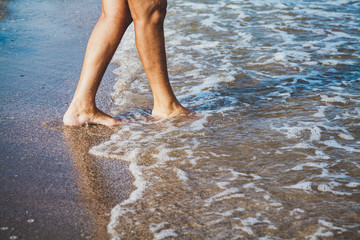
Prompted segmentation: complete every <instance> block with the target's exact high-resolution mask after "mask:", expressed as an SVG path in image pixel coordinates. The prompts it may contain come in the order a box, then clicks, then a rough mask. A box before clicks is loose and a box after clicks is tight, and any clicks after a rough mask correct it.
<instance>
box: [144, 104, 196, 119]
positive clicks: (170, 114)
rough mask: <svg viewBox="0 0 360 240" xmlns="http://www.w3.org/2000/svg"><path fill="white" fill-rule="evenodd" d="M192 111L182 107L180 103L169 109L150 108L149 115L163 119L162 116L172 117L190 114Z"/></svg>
mask: <svg viewBox="0 0 360 240" xmlns="http://www.w3.org/2000/svg"><path fill="white" fill-rule="evenodd" d="M193 113H194V111H192V110H189V109H187V108H184V107H183V106H181V105H180V106H178V107H176V108H174V109H170V110H169V109H167V110H165V111H160V110H157V109H155V108H154V109H153V110H152V113H151V116H152V117H153V118H155V119H164V118H173V117H177V116H180V115H190V114H193Z"/></svg>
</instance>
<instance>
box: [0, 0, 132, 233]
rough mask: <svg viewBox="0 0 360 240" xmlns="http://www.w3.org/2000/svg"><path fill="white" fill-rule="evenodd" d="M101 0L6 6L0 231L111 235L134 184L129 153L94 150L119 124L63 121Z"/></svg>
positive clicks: (1, 56) (0, 24)
mask: <svg viewBox="0 0 360 240" xmlns="http://www.w3.org/2000/svg"><path fill="white" fill-rule="evenodd" d="M3 2H4V1H1V4H2V3H3ZM99 9H100V2H99V1H95V0H94V1H90V2H89V1H70V2H66V3H65V2H64V1H50V0H44V1H41V2H39V1H36V2H31V3H28V2H25V1H18V0H14V1H10V2H9V3H8V4H7V7H6V9H5V8H4V5H2V7H1V14H0V46H1V52H0V72H1V82H0V91H1V93H0V98H1V103H2V104H1V109H0V110H1V118H0V134H1V137H0V141H1V144H0V148H1V151H0V172H1V174H0V179H1V184H0V196H1V197H0V204H1V210H0V239H9V238H11V237H12V239H15V236H16V237H17V239H106V237H107V230H106V226H107V224H108V221H109V216H110V210H111V208H112V207H114V206H115V205H116V203H118V202H120V201H121V200H123V199H125V198H126V197H127V196H128V195H129V192H130V191H131V190H132V188H133V187H132V177H131V175H130V174H129V173H128V170H127V168H128V167H127V165H126V164H125V163H123V162H120V161H115V160H109V159H102V158H99V157H94V156H91V155H89V153H88V150H89V147H91V146H93V145H95V144H97V143H99V142H100V141H102V140H103V139H104V138H107V137H109V135H110V134H111V133H112V132H113V131H114V129H108V128H104V127H100V126H91V127H87V128H85V127H81V128H65V127H63V126H62V123H61V118H62V114H63V113H64V112H65V110H66V108H67V105H68V103H69V101H70V100H71V97H72V94H73V92H74V89H75V86H76V84H77V78H78V75H79V72H80V68H81V64H82V58H83V55H84V51H85V47H86V42H87V39H88V37H89V35H90V32H91V29H92V26H93V25H94V24H95V22H96V19H97V16H98V15H99ZM5 13H7V14H5ZM111 70H112V68H111V67H110V69H109V71H108V72H107V73H106V76H105V79H104V81H103V83H102V86H101V87H100V92H99V97H98V105H99V106H100V107H101V108H102V109H104V110H109V109H110V107H111V99H110V97H109V93H110V91H111V88H112V84H113V79H114V76H113V74H112V73H111Z"/></svg>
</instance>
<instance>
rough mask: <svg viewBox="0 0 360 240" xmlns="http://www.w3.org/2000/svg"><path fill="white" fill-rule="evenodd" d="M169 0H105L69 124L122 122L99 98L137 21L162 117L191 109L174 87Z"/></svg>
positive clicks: (157, 113)
mask: <svg viewBox="0 0 360 240" xmlns="http://www.w3.org/2000/svg"><path fill="white" fill-rule="evenodd" d="M166 6H167V1H166V0H102V2H101V16H100V18H99V20H98V22H97V23H96V25H95V27H94V29H93V32H92V34H91V36H90V39H89V42H88V45H87V49H86V53H85V59H84V63H83V67H82V70H81V74H80V78H79V82H78V85H77V88H76V91H75V94H74V97H73V99H72V101H71V103H70V106H69V108H68V110H67V111H66V113H65V115H64V118H63V122H64V124H65V125H66V126H81V125H84V124H87V123H91V124H101V125H105V126H113V125H118V124H121V120H119V119H115V118H113V117H111V116H109V115H108V114H106V113H104V112H102V111H101V110H99V109H98V108H97V107H96V102H95V97H96V92H97V90H98V88H99V86H100V83H101V80H102V78H103V75H104V73H105V71H106V68H107V66H108V65H109V63H110V60H111V58H112V56H113V55H114V53H115V51H116V49H117V47H118V45H119V43H120V41H121V38H122V37H123V35H124V33H125V31H126V29H127V28H128V26H129V25H130V24H131V23H132V22H134V27H135V41H136V47H137V50H138V52H139V55H140V59H141V62H142V64H143V66H144V70H145V73H146V76H147V78H148V81H149V83H150V86H151V90H152V93H153V98H154V106H153V110H152V116H153V117H155V118H157V119H162V118H168V117H175V116H178V115H180V114H189V113H190V110H188V109H186V108H184V107H183V106H182V105H181V104H180V103H179V101H178V100H177V98H176V97H175V95H174V92H173V90H172V88H171V85H170V81H169V76H168V71H167V63H166V52H165V40H164V27H163V26H164V25H163V24H164V19H165V15H166Z"/></svg>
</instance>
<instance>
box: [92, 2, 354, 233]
mask: <svg viewBox="0 0 360 240" xmlns="http://www.w3.org/2000/svg"><path fill="white" fill-rule="evenodd" d="M359 11H360V2H359V1H348V0H342V1H335V0H333V1H330V0H327V1H319V2H309V1H304V0H297V1H293V0H291V1H281V0H267V1H265V3H264V1H236V0H226V1H210V0H209V1H190V0H176V1H171V2H169V8H168V16H167V20H166V39H167V54H168V63H169V71H170V77H171V80H172V84H173V87H174V89H175V92H176V94H177V96H179V99H180V101H181V102H182V103H183V104H184V105H185V106H187V107H189V108H191V109H194V110H196V111H198V112H199V113H200V114H199V116H198V117H197V118H195V119H192V120H184V119H172V120H162V121H150V120H149V119H148V116H149V114H150V109H151V106H152V105H151V104H152V99H151V93H150V91H149V86H148V83H147V80H146V77H145V74H144V73H143V70H142V66H141V63H140V61H139V59H138V55H137V52H136V49H135V45H134V44H135V43H134V40H133V39H134V31H133V27H130V29H129V30H128V32H127V33H126V35H125V37H124V39H123V41H122V44H121V46H120V47H119V49H118V51H117V53H116V55H115V57H114V59H113V63H115V64H118V65H119V68H118V69H116V70H115V72H114V73H115V74H116V75H117V76H118V79H117V80H116V84H115V87H114V91H113V93H112V97H113V99H114V101H115V104H116V107H115V108H114V109H113V112H112V114H115V115H121V116H126V117H127V118H128V119H130V122H129V123H128V124H126V125H123V126H122V127H120V128H119V129H118V130H117V131H116V132H115V133H114V134H113V135H112V136H111V138H110V139H109V140H108V141H105V142H103V143H102V144H100V145H98V146H94V147H93V148H91V149H90V153H91V154H94V155H97V156H103V157H109V158H115V159H119V160H123V161H127V162H129V164H130V165H129V169H130V171H131V173H132V174H133V176H134V177H135V182H134V185H135V186H136V187H137V189H136V190H135V191H134V192H133V193H132V194H131V195H130V197H129V199H127V200H125V201H124V202H121V203H119V204H118V205H117V206H116V207H115V208H114V209H113V210H112V212H111V221H110V223H109V225H108V231H109V233H110V234H111V236H112V237H113V238H115V239H116V238H123V239H136V238H137V239H139V238H142V239H164V238H171V239H172V238H175V239H254V238H257V239H290V238H292V239H334V238H335V239H356V238H360V206H359V204H360V203H359V199H360V161H359V159H360V131H359V129H360V108H359V106H360V95H359V89H360V71H359V70H360V61H359V59H360V58H359V57H360V51H359V50H360V32H359V29H360V28H359V27H360V26H359V25H360V24H359V23H360V15H359V14H358V13H359Z"/></svg>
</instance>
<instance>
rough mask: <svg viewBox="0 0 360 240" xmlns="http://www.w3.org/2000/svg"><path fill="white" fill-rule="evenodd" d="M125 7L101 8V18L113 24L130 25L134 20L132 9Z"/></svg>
mask: <svg viewBox="0 0 360 240" xmlns="http://www.w3.org/2000/svg"><path fill="white" fill-rule="evenodd" d="M124 9H125V8H121V9H117V8H113V9H111V8H101V15H100V18H101V19H103V20H105V21H107V22H109V23H111V24H112V25H113V26H117V25H124V24H126V25H130V23H131V22H132V18H131V14H130V11H126V9H125V10H124Z"/></svg>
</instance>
